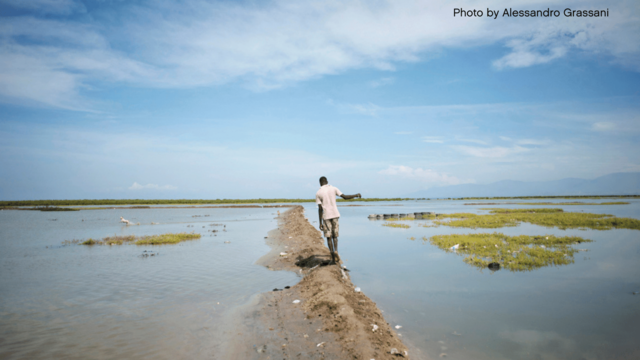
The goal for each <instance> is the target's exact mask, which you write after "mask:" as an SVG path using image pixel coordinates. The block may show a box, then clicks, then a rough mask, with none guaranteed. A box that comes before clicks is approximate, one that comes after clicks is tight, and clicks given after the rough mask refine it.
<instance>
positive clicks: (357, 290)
mask: <svg viewBox="0 0 640 360" xmlns="http://www.w3.org/2000/svg"><path fill="white" fill-rule="evenodd" d="M353 290H355V292H360V291H362V290H360V288H359V287H357V288H355V289H353Z"/></svg>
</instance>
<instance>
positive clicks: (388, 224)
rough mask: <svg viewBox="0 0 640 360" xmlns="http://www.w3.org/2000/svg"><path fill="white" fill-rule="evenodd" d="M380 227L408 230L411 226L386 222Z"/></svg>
mask: <svg viewBox="0 0 640 360" xmlns="http://www.w3.org/2000/svg"><path fill="white" fill-rule="evenodd" d="M382 226H388V227H393V228H401V229H408V228H410V227H411V226H409V225H407V224H397V223H394V222H386V223H384V224H382Z"/></svg>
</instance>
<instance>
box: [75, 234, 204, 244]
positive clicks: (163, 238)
mask: <svg viewBox="0 0 640 360" xmlns="http://www.w3.org/2000/svg"><path fill="white" fill-rule="evenodd" d="M200 237H201V235H200V234H195V233H178V234H173V233H169V234H162V235H150V236H133V235H128V236H115V235H114V236H108V237H106V238H103V239H102V240H94V239H88V240H85V241H82V240H66V241H63V242H62V244H63V245H71V244H80V245H123V244H135V245H163V244H177V243H179V242H182V241H186V240H195V239H200Z"/></svg>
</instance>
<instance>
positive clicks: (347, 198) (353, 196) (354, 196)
mask: <svg viewBox="0 0 640 360" xmlns="http://www.w3.org/2000/svg"><path fill="white" fill-rule="evenodd" d="M340 197H341V198H343V199H345V200H351V199H355V198H360V199H361V198H362V196H360V193H357V194H355V195H345V194H342V195H340Z"/></svg>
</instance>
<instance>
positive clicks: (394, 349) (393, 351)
mask: <svg viewBox="0 0 640 360" xmlns="http://www.w3.org/2000/svg"><path fill="white" fill-rule="evenodd" d="M399 353H400V352H399V351H398V349H396V348H392V349H391V351H389V354H391V355H395V354H399Z"/></svg>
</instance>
